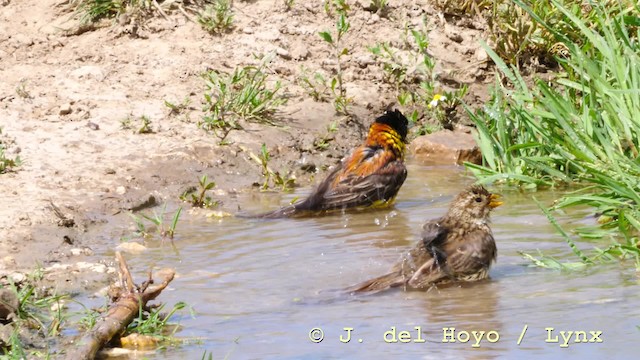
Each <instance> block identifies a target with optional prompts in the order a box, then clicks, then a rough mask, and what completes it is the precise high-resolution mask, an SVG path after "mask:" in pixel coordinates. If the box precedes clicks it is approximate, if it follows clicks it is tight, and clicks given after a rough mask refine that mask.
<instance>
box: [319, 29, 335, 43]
mask: <svg viewBox="0 0 640 360" xmlns="http://www.w3.org/2000/svg"><path fill="white" fill-rule="evenodd" d="M318 35H320V37H321V38H322V39H323V40H324V41H326V42H328V43H329V44H332V45H333V38H332V37H331V34H329V32H327V31H321V32H319V33H318Z"/></svg>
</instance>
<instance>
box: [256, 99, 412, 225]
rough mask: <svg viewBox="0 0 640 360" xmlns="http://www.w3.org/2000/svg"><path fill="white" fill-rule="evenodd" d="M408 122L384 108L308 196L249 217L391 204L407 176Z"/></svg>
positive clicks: (306, 213) (311, 212)
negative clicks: (362, 137)
mask: <svg viewBox="0 0 640 360" xmlns="http://www.w3.org/2000/svg"><path fill="white" fill-rule="evenodd" d="M408 125H409V122H408V121H407V118H406V117H405V116H404V115H402V113H401V112H400V111H399V110H394V111H386V112H385V113H384V114H383V115H382V116H380V117H378V118H377V119H376V120H375V121H374V122H373V124H371V127H370V128H369V134H368V136H367V139H366V140H365V142H364V144H362V145H361V146H359V147H357V148H356V149H354V150H353V151H352V152H351V154H350V155H349V156H347V157H346V158H344V159H342V162H341V163H340V164H339V165H338V166H337V167H336V169H334V170H333V171H332V172H331V173H330V174H329V175H328V176H327V178H325V179H324V180H323V181H322V182H321V183H320V185H319V186H318V187H317V188H316V189H315V190H314V191H313V192H312V193H311V195H309V197H307V198H306V199H305V200H303V201H300V202H298V203H295V204H293V205H289V206H286V207H283V208H281V209H278V210H276V211H273V212H268V213H266V214H261V215H256V216H251V217H259V218H281V217H299V216H308V215H314V214H318V213H323V212H329V211H332V210H343V209H349V208H367V207H376V208H383V207H387V206H390V205H391V204H392V203H393V201H394V200H395V197H396V195H397V194H398V190H400V187H401V186H402V184H403V183H404V180H405V179H406V178H407V168H406V167H405V165H404V154H405V145H406V142H407V131H408Z"/></svg>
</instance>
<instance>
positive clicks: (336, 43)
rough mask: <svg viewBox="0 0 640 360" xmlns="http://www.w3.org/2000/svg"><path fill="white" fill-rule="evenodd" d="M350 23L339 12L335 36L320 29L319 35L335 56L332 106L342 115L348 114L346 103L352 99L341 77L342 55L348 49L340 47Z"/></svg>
mask: <svg viewBox="0 0 640 360" xmlns="http://www.w3.org/2000/svg"><path fill="white" fill-rule="evenodd" d="M350 27H351V24H350V23H349V21H348V20H347V16H346V15H345V14H342V13H341V14H340V16H339V17H338V21H337V22H336V37H335V39H334V37H333V36H332V35H331V33H329V32H328V31H321V32H320V33H319V35H320V37H321V38H322V39H323V40H324V41H326V42H327V43H328V44H329V45H330V46H331V47H332V48H333V50H334V52H335V56H336V76H334V77H333V78H332V79H331V91H332V92H333V95H334V101H333V106H334V108H335V109H336V112H337V113H339V114H343V115H348V114H349V109H348V105H349V104H350V103H351V102H352V101H353V99H351V98H349V97H348V96H347V90H346V89H345V87H344V84H343V79H342V75H343V73H342V57H343V56H344V55H347V54H348V53H349V49H347V48H343V47H342V38H343V37H344V35H345V34H346V33H347V31H349V28H350Z"/></svg>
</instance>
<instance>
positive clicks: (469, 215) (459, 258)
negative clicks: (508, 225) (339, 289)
mask: <svg viewBox="0 0 640 360" xmlns="http://www.w3.org/2000/svg"><path fill="white" fill-rule="evenodd" d="M500 205H502V202H501V201H499V195H496V194H491V193H489V192H488V191H487V190H486V189H485V188H484V187H482V186H479V185H473V186H471V187H469V188H467V189H466V190H464V191H463V192H461V193H460V194H458V196H456V198H455V199H454V200H453V202H452V203H451V206H450V207H449V210H448V211H447V214H446V215H445V216H443V217H441V218H438V219H434V220H430V221H427V223H426V224H424V226H423V227H422V228H423V231H422V239H421V240H420V241H419V242H418V244H417V245H416V246H414V247H413V248H412V249H411V250H410V251H409V252H408V253H407V254H406V255H405V256H404V257H403V259H402V260H401V261H400V262H399V263H398V264H396V265H395V266H394V267H393V268H392V270H391V272H390V273H388V274H386V275H383V276H380V277H377V278H375V279H371V280H368V281H365V282H364V283H361V284H359V285H356V286H354V287H352V288H350V289H349V290H350V291H352V292H378V291H382V290H386V289H390V288H395V287H403V288H404V289H427V288H430V287H431V286H434V285H439V284H445V283H452V282H466V281H477V280H483V279H486V278H487V277H488V276H489V267H490V266H491V264H492V263H493V262H494V261H495V259H496V256H497V248H496V243H495V240H494V239H493V234H492V233H491V228H490V227H489V213H490V212H491V210H492V209H494V208H496V207H498V206H500Z"/></svg>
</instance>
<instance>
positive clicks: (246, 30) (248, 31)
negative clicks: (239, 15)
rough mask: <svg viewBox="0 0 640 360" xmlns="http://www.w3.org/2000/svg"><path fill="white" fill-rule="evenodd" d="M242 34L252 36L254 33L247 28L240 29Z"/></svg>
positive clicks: (251, 29)
mask: <svg viewBox="0 0 640 360" xmlns="http://www.w3.org/2000/svg"><path fill="white" fill-rule="evenodd" d="M242 32H243V33H245V34H248V35H249V34H253V33H254V32H255V30H253V28H251V27H248V26H247V27H246V28H244V29H242Z"/></svg>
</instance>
